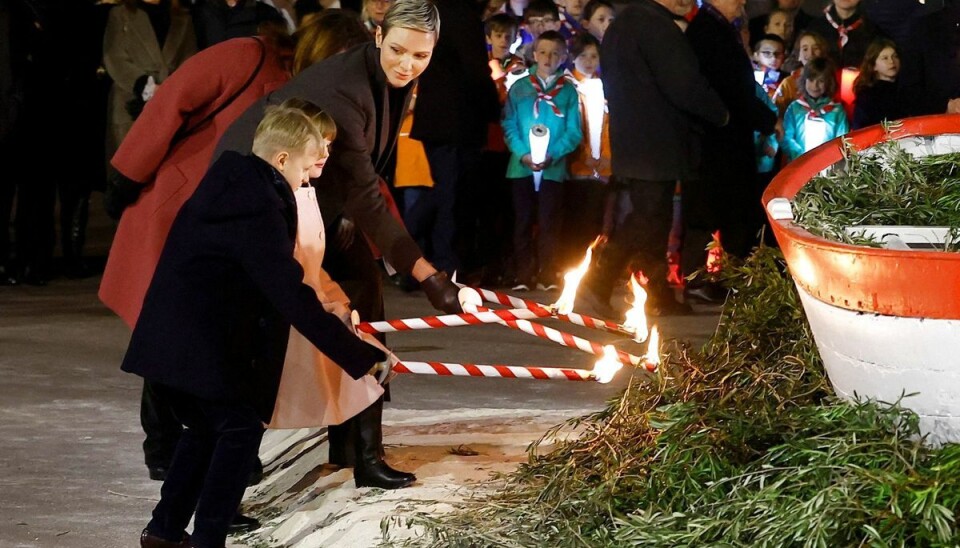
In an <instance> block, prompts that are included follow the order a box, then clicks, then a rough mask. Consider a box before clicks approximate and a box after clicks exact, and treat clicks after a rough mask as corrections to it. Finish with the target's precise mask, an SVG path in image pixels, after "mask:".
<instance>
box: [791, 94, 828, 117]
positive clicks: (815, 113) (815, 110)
mask: <svg viewBox="0 0 960 548" xmlns="http://www.w3.org/2000/svg"><path fill="white" fill-rule="evenodd" d="M824 101H825V103H824V104H822V105H819V106H818V105H817V104H816V102H814V104H813V105H812V106H811V105H810V103H808V102H807V99H806V97H800V98H799V99H797V102H798V103H800V106H801V107H803V109H804V110H806V111H807V118H810V119H811V120H814V119H816V118H823V117H824V115H826V114H828V113H829V112H831V111H832V110H833V109H835V108H837V104H836V103H834V102H833V101H831V100H830V99H824Z"/></svg>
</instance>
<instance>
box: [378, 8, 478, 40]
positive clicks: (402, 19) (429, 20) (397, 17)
mask: <svg viewBox="0 0 960 548" xmlns="http://www.w3.org/2000/svg"><path fill="white" fill-rule="evenodd" d="M463 1H465V0H463ZM394 27H397V28H401V29H410V30H418V31H420V32H427V33H433V37H434V40H436V39H437V38H439V37H440V12H439V11H437V6H435V5H434V3H433V2H431V1H430V0H394V2H393V5H391V6H390V9H388V10H387V14H386V15H384V16H383V23H382V24H381V25H380V32H381V33H382V35H383V36H386V35H387V33H388V32H390V29H392V28H394Z"/></svg>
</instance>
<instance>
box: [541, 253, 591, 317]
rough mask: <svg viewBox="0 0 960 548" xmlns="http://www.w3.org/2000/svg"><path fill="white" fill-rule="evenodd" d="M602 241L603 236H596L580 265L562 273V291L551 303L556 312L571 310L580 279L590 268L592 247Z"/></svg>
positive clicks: (562, 312) (569, 311) (563, 312)
mask: <svg viewBox="0 0 960 548" xmlns="http://www.w3.org/2000/svg"><path fill="white" fill-rule="evenodd" d="M602 241H603V236H597V237H596V239H594V240H593V243H592V244H590V247H588V248H587V252H586V253H585V254H584V256H583V260H582V261H581V262H580V266H578V267H577V268H575V269H573V270H570V271H568V272H567V273H566V274H564V275H563V292H562V293H560V298H559V299H557V302H555V303H553V304H552V305H551V307H552V308H553V309H554V310H555V311H556V312H557V314H569V313H571V312H573V304H574V302H576V300H577V288H578V287H580V280H582V279H583V277H584V276H585V275H586V274H587V269H588V268H590V259H591V257H593V249H594V248H595V247H597V245H599V244H600V242H602Z"/></svg>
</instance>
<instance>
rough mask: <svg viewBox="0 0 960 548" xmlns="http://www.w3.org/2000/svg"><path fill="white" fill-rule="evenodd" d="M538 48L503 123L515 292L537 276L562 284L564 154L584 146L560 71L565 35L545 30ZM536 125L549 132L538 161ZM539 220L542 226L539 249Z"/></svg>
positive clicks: (573, 97) (544, 282) (545, 283)
mask: <svg viewBox="0 0 960 548" xmlns="http://www.w3.org/2000/svg"><path fill="white" fill-rule="evenodd" d="M533 50H534V51H533V58H534V61H535V62H536V65H535V66H534V67H533V68H531V69H530V75H529V76H528V77H526V78H523V79H521V80H517V82H516V83H515V84H514V85H513V87H511V88H510V93H509V94H508V96H507V103H506V105H505V106H504V113H503V122H502V125H503V134H504V138H505V140H506V143H507V148H508V149H510V161H509V163H508V164H507V179H510V180H511V181H510V182H511V183H512V185H511V187H512V190H513V208H514V216H515V221H514V233H513V234H514V235H513V240H514V253H515V258H516V269H517V283H516V285H515V286H514V288H513V289H514V290H515V291H525V290H529V289H530V286H531V285H532V284H533V283H534V281H536V282H538V284H539V285H540V286H542V289H545V290H552V289H556V288H557V284H558V279H559V277H558V275H557V272H556V265H555V264H554V259H555V257H556V252H557V244H558V240H559V234H560V227H561V224H562V222H563V219H562V216H563V213H562V212H563V208H562V206H563V187H562V183H563V181H564V179H566V177H567V168H566V162H565V161H564V157H566V156H567V154H570V153H571V152H573V151H574V150H575V149H576V148H577V147H578V146H579V145H580V141H581V139H582V137H583V132H582V130H581V128H580V100H579V98H578V96H577V89H576V86H575V85H574V84H573V83H572V82H570V81H568V80H567V79H566V78H565V77H564V75H563V72H562V71H560V70H559V69H560V67H562V66H563V63H564V62H565V61H566V58H567V43H566V41H565V40H564V39H563V35H562V34H560V33H559V32H557V31H546V32H544V33H543V34H541V35H540V36H539V37H538V38H537V40H536V42H534V46H533ZM537 124H542V125H543V126H545V127H546V128H547V129H548V130H549V132H550V133H549V137H550V140H549V144H548V146H547V155H546V159H545V160H544V161H542V162H534V160H533V159H532V158H531V155H530V151H531V148H530V129H531V128H532V127H533V126H534V125H537ZM534 172H539V173H540V181H535V180H534ZM538 183H539V184H538ZM534 224H536V225H537V226H538V232H537V245H536V252H534V251H533V249H534V246H533V226H534ZM538 269H539V273H538Z"/></svg>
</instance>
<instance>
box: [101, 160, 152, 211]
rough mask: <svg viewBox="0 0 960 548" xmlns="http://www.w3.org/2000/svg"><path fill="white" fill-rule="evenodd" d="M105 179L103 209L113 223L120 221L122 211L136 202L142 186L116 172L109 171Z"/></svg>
mask: <svg viewBox="0 0 960 548" xmlns="http://www.w3.org/2000/svg"><path fill="white" fill-rule="evenodd" d="M110 171H111V173H110V176H109V177H107V188H106V189H105V190H104V192H103V209H104V211H106V212H107V215H109V216H110V218H111V219H113V220H115V221H119V220H120V216H121V215H123V210H124V209H126V208H127V206H129V205H130V204H132V203H134V202H136V201H137V198H139V197H140V191H141V190H143V185H142V184H140V183H138V182H136V181H134V180H132V179H128V178H126V177H124V175H123V174H122V173H120V172H118V171H116V170H110Z"/></svg>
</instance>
